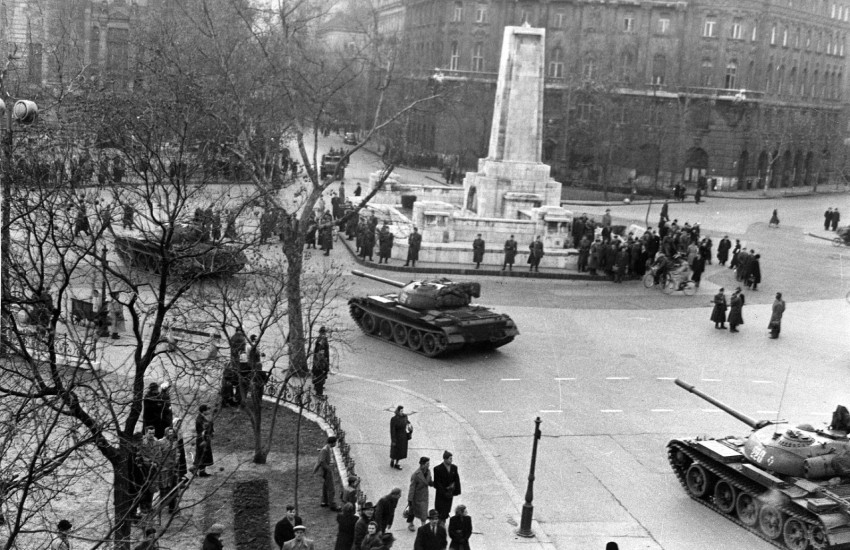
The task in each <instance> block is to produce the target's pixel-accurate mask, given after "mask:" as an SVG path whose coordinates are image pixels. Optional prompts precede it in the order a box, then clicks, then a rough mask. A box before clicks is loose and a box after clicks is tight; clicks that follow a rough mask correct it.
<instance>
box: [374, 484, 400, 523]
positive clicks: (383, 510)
mask: <svg viewBox="0 0 850 550" xmlns="http://www.w3.org/2000/svg"><path fill="white" fill-rule="evenodd" d="M400 498H401V489H400V488H398V487H396V488H394V489H393V490H392V491H390V494H388V495H385V496H382V497H381V499H380V500H378V505H377V506H375V521H376V522H377V523H378V530H379V531H381V532H384V533H386V532H387V531H389V530H390V529H392V526H393V520H395V508H396V506H397V505H398V499H400Z"/></svg>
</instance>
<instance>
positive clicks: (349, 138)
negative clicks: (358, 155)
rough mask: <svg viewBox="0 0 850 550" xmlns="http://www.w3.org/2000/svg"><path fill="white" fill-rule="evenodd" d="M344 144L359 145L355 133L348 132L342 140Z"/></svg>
mask: <svg viewBox="0 0 850 550" xmlns="http://www.w3.org/2000/svg"><path fill="white" fill-rule="evenodd" d="M342 142H343V143H344V144H346V145H357V136H356V135H355V134H354V132H346V133H345V136H343V138H342Z"/></svg>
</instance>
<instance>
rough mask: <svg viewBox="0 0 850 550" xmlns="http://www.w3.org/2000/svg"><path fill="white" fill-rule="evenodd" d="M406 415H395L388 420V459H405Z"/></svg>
mask: <svg viewBox="0 0 850 550" xmlns="http://www.w3.org/2000/svg"><path fill="white" fill-rule="evenodd" d="M407 422H408V420H407V415H406V414H403V413H402V414H395V415H393V417H392V418H391V419H390V458H391V459H393V460H402V459H404V458H407Z"/></svg>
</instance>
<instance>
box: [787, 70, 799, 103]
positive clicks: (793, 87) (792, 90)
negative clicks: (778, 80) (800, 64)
mask: <svg viewBox="0 0 850 550" xmlns="http://www.w3.org/2000/svg"><path fill="white" fill-rule="evenodd" d="M796 93H797V67H794V68H793V69H791V75H790V76H789V77H788V95H792V96H793V95H794V94H796Z"/></svg>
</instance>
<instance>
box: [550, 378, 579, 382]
mask: <svg viewBox="0 0 850 550" xmlns="http://www.w3.org/2000/svg"><path fill="white" fill-rule="evenodd" d="M555 380H557V381H558V382H568V381H570V380H575V378H556V379H555Z"/></svg>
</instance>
